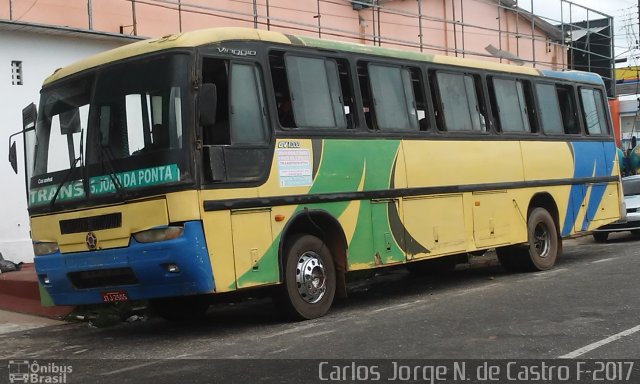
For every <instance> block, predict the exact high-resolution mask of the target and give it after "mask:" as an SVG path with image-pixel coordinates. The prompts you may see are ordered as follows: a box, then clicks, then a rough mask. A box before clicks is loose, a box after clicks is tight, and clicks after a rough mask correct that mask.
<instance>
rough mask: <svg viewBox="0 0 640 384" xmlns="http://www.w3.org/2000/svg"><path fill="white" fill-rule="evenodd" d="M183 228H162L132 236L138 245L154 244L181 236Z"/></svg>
mask: <svg viewBox="0 0 640 384" xmlns="http://www.w3.org/2000/svg"><path fill="white" fill-rule="evenodd" d="M183 232H184V228H182V227H164V228H153V229H148V230H146V231H142V232H138V233H134V234H133V238H134V239H136V241H137V242H138V243H155V242H158V241H167V240H172V239H175V238H176V237H180V236H182V233H183Z"/></svg>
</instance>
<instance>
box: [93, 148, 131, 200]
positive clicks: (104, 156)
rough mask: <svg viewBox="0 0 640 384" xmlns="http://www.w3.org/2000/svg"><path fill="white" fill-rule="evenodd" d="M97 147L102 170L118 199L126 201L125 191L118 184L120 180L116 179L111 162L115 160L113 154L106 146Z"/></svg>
mask: <svg viewBox="0 0 640 384" xmlns="http://www.w3.org/2000/svg"><path fill="white" fill-rule="evenodd" d="M98 147H99V149H100V151H99V152H98V153H99V154H100V164H101V165H102V169H103V170H104V171H105V172H107V176H109V179H111V182H112V183H113V186H114V187H115V189H116V194H117V195H118V196H119V197H121V198H123V199H126V198H127V191H125V189H124V187H123V186H122V184H120V180H118V178H117V177H116V170H115V168H114V167H113V163H112V160H114V159H115V156H113V153H112V152H111V150H110V148H109V147H108V146H106V145H102V144H99V145H98Z"/></svg>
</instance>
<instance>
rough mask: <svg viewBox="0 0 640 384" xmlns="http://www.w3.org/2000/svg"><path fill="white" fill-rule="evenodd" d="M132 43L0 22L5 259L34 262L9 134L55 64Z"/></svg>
mask: <svg viewBox="0 0 640 384" xmlns="http://www.w3.org/2000/svg"><path fill="white" fill-rule="evenodd" d="M132 41H134V38H132V37H128V36H123V35H117V34H109V33H100V32H90V31H86V30H78V29H72V28H65V27H56V26H44V25H34V24H26V23H20V22H12V21H0V121H2V124H1V125H0V132H1V134H0V139H1V140H0V159H2V160H0V184H1V185H2V191H1V192H0V196H1V198H2V200H0V217H1V218H2V220H1V221H0V252H1V253H2V255H3V257H4V258H5V259H7V260H11V261H14V262H20V261H23V262H32V261H33V250H32V247H31V239H30V236H29V217H28V214H27V201H26V191H25V184H24V158H23V155H24V153H23V152H24V151H23V144H22V139H21V138H19V139H18V140H17V148H18V167H19V173H18V175H16V174H14V173H13V170H12V169H11V166H10V165H9V162H8V157H9V153H8V150H9V147H8V143H9V141H8V140H9V135H11V134H12V133H14V132H17V131H19V130H21V128H22V109H23V108H24V107H25V106H27V105H28V104H29V103H32V102H33V103H35V104H36V105H38V97H39V95H40V87H41V85H42V82H43V81H44V79H45V78H46V77H47V76H49V75H50V74H52V73H53V71H54V70H56V69H57V68H60V67H63V66H65V65H68V64H70V63H72V62H74V61H76V60H78V59H80V58H83V57H86V56H89V55H92V54H95V53H97V52H101V51H105V50H108V49H112V48H116V47H118V46H121V45H124V44H127V43H130V42H132Z"/></svg>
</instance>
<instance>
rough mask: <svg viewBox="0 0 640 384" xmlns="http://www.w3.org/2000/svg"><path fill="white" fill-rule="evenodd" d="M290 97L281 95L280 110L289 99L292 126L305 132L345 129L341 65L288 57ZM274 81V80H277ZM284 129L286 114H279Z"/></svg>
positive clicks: (323, 60) (286, 59)
mask: <svg viewBox="0 0 640 384" xmlns="http://www.w3.org/2000/svg"><path fill="white" fill-rule="evenodd" d="M285 62H286V74H287V84H288V86H289V87H288V88H289V95H286V94H285V95H282V97H283V99H281V100H280V103H281V106H280V107H281V108H282V106H284V105H282V104H283V103H286V102H287V101H288V100H286V98H287V96H288V97H290V99H289V100H290V102H291V107H292V110H293V120H294V121H293V122H294V123H295V126H297V127H305V128H346V127H347V121H346V117H345V108H344V105H343V99H342V93H341V86H340V78H339V75H338V65H337V64H336V62H335V61H333V60H325V59H316V58H309V57H298V56H290V55H286V56H285ZM274 81H275V80H274ZM279 115H280V122H281V124H282V125H283V126H291V124H289V122H287V121H285V120H286V117H285V116H283V111H279Z"/></svg>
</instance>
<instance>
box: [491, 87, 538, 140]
mask: <svg viewBox="0 0 640 384" xmlns="http://www.w3.org/2000/svg"><path fill="white" fill-rule="evenodd" d="M490 84H491V87H490V88H491V96H492V102H493V109H494V112H496V113H497V118H496V119H495V121H496V126H497V129H498V130H500V131H502V132H531V126H532V124H531V123H532V119H531V117H532V116H531V113H532V111H533V108H531V105H532V100H531V96H530V93H529V91H530V90H529V86H528V82H527V83H525V82H523V81H522V80H512V79H500V78H493V79H492V80H491V82H490Z"/></svg>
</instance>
